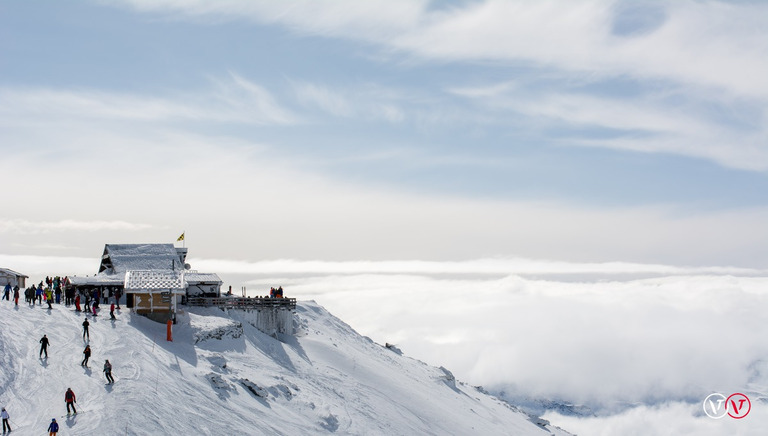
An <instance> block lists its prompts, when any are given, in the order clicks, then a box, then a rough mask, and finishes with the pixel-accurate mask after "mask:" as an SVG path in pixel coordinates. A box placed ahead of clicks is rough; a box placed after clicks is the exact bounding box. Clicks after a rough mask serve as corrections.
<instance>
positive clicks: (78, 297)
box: [75, 293, 80, 312]
mask: <svg viewBox="0 0 768 436" xmlns="http://www.w3.org/2000/svg"><path fill="white" fill-rule="evenodd" d="M75 312H80V294H79V293H78V294H77V295H75Z"/></svg>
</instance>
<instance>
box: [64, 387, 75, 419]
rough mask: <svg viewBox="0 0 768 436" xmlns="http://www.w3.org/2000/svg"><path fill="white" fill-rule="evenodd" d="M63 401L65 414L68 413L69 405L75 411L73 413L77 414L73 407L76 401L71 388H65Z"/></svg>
mask: <svg viewBox="0 0 768 436" xmlns="http://www.w3.org/2000/svg"><path fill="white" fill-rule="evenodd" d="M64 402H65V403H67V415H69V408H70V407H71V408H72V410H73V411H74V412H75V414H77V409H75V403H77V398H75V393H74V392H72V388H67V393H66V394H64Z"/></svg>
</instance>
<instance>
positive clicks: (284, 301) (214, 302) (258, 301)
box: [187, 297, 296, 310]
mask: <svg viewBox="0 0 768 436" xmlns="http://www.w3.org/2000/svg"><path fill="white" fill-rule="evenodd" d="M187 305H188V306H202V307H220V308H224V309H268V308H280V309H289V310H295V309H296V299H295V298H269V297H255V298H239V297H237V298H232V297H228V298H204V297H193V298H187Z"/></svg>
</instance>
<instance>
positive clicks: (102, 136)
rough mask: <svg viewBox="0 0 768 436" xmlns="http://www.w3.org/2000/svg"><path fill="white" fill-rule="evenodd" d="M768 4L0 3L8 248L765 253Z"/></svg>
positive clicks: (401, 255)
mask: <svg viewBox="0 0 768 436" xmlns="http://www.w3.org/2000/svg"><path fill="white" fill-rule="evenodd" d="M766 9H768V6H766V5H764V4H762V3H760V2H749V1H742V2H716V1H695V2H694V1H680V2H674V3H672V4H666V3H663V2H622V1H577V2H571V1H547V2H519V1H467V2H460V1H457V2H426V1H408V2H390V1H386V2H385V1H370V2H364V3H360V2H344V1H341V2H324V3H323V2H319V3H318V2H309V1H298V2H291V3H285V2H260V1H253V2H238V1H217V2H205V1H194V0H189V1H184V0H177V1H163V0H159V1H154V0H153V1H140V0H125V1H116V2H101V1H83V2H67V1H65V2H55V3H53V4H46V5H45V6H41V5H39V4H35V3H29V2H24V1H9V2H3V4H2V5H1V6H0V20H1V21H0V153H2V156H1V158H0V173H2V174H3V175H4V176H3V186H4V189H3V197H4V199H3V201H4V203H5V205H6V207H4V208H3V210H2V214H0V252H2V253H3V254H6V255H35V256H40V255H45V256H52V257H60V256H69V257H71V256H82V257H93V256H98V254H99V253H100V252H101V250H102V247H103V244H104V243H143V242H173V241H175V239H176V238H177V237H178V236H179V235H180V234H181V233H182V232H186V233H185V234H186V238H187V243H188V244H189V247H190V256H191V257H195V258H202V259H221V260H238V261H246V262H255V261H262V260H269V259H298V260H304V261H311V260H326V261H327V260H331V261H359V260H372V261H391V260H404V259H406V260H423V261H464V260H472V259H478V258H510V257H515V258H532V259H544V260H551V261H573V262H611V261H625V262H639V263H653V264H658V263H662V264H670V265H679V266H735V267H747V268H756V267H757V268H760V267H763V266H764V265H765V264H766V261H768V253H767V252H766V250H765V249H764V247H765V245H766V243H767V242H768V230H766V228H765V226H764V225H763V223H765V222H766V218H768V208H766V196H767V194H766V193H767V192H768V189H767V188H768V177H767V176H766V175H767V172H768V146H766V140H767V139H768V134H767V131H766V127H765V126H766V123H765V120H766V109H765V108H766V102H767V101H768V80H766V79H765V77H768V59H766V58H765V56H764V53H766V50H767V49H768V47H767V46H768V38H766V30H765V29H767V28H768V27H767V26H765V21H766V18H765V17H766V16H768V13H766V12H768V11H766ZM9 267H11V266H9Z"/></svg>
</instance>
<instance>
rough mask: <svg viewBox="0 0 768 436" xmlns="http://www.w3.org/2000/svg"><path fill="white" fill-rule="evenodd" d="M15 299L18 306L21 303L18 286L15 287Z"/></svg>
mask: <svg viewBox="0 0 768 436" xmlns="http://www.w3.org/2000/svg"><path fill="white" fill-rule="evenodd" d="M13 301H14V302H15V303H16V306H18V305H19V287H18V286H16V287H14V288H13Z"/></svg>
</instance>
